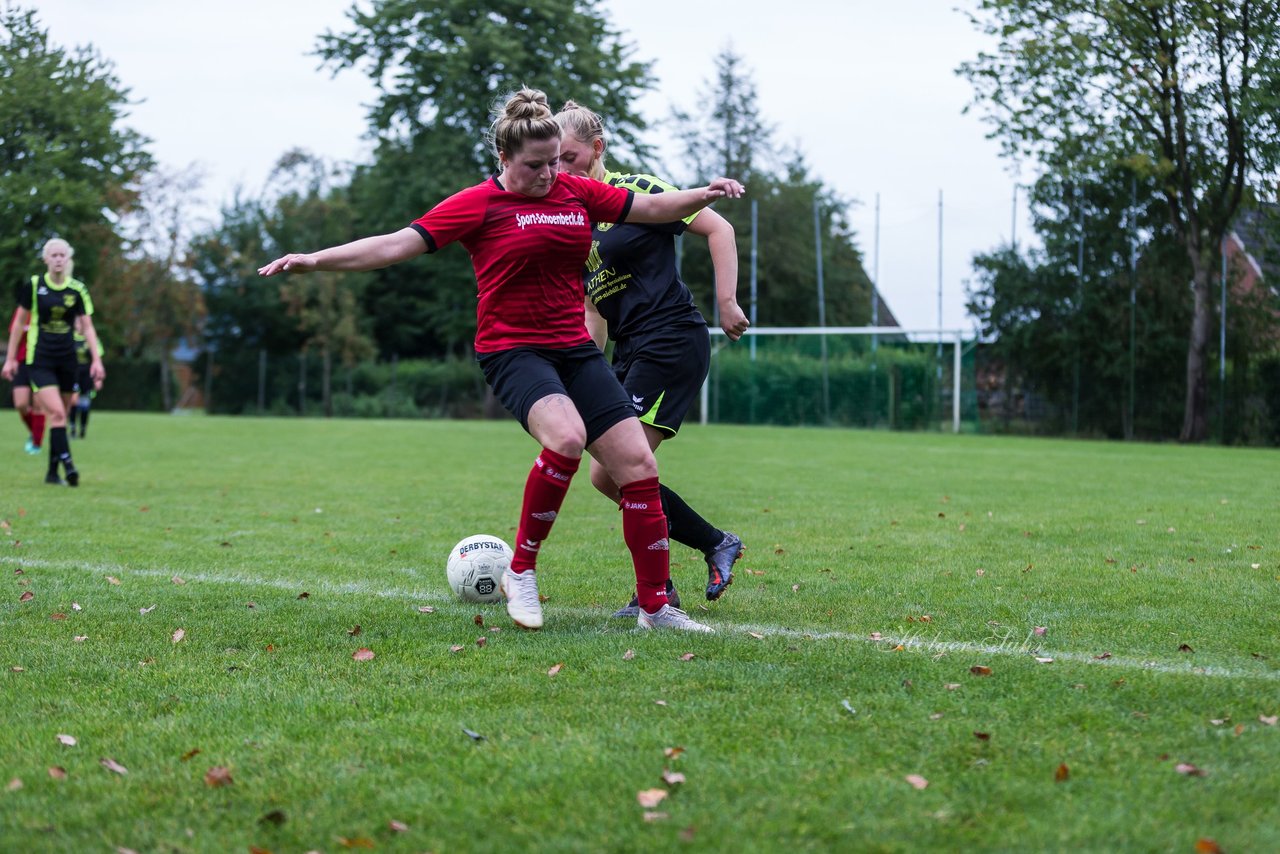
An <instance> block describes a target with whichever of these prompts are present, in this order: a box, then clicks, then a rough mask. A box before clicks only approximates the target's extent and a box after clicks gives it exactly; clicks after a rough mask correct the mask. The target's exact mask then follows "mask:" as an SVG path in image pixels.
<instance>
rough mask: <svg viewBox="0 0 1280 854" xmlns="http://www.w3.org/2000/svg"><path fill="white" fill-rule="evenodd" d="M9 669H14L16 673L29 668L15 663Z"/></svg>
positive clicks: (23, 671)
mask: <svg viewBox="0 0 1280 854" xmlns="http://www.w3.org/2000/svg"><path fill="white" fill-rule="evenodd" d="M9 669H10V670H12V671H13V672H14V673H25V672H26V670H27V668H25V667H23V666H22V665H19V664H15V665H14V666H13V667H10V668H9Z"/></svg>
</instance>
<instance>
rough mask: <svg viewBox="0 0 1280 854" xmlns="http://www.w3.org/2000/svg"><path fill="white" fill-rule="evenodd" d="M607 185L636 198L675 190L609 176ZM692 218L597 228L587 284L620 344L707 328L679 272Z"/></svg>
mask: <svg viewBox="0 0 1280 854" xmlns="http://www.w3.org/2000/svg"><path fill="white" fill-rule="evenodd" d="M604 180H605V182H606V183H609V184H613V185H615V186H619V187H625V188H626V189H628V190H631V191H632V192H635V193H662V192H665V191H668V190H675V189H677V188H676V187H674V186H672V185H671V184H668V183H667V182H665V181H663V180H662V179H661V178H656V177H654V176H653V175H625V174H622V173H619V172H609V173H607V174H606V175H605V178H604ZM694 216H697V214H694V215H693V216H690V217H688V218H686V219H683V220H677V221H676V222H667V223H657V224H640V223H626V222H624V223H609V222H597V223H593V224H592V231H591V254H589V255H588V256H587V265H586V270H585V272H584V274H583V284H584V286H585V289H586V294H587V296H588V297H589V298H590V299H591V302H592V303H593V304H594V305H595V307H596V310H597V311H599V312H600V316H601V317H603V318H604V319H605V320H606V321H607V322H608V325H609V337H610V338H612V339H614V340H615V341H619V340H622V339H625V338H627V337H628V336H631V335H635V334H637V333H641V332H651V331H654V330H658V329H671V328H679V327H687V326H703V327H705V326H706V325H707V321H706V319H705V318H704V317H703V316H702V313H701V312H699V311H698V307H697V305H695V304H694V301H693V294H691V293H690V292H689V288H688V287H687V286H686V285H685V283H684V282H683V281H682V280H681V279H680V275H679V273H678V272H677V271H676V247H675V238H676V236H677V235H680V234H683V233H684V231H685V229H686V228H688V226H689V223H690V222H692V221H693V218H694Z"/></svg>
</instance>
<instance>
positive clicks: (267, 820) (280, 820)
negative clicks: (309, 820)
mask: <svg viewBox="0 0 1280 854" xmlns="http://www.w3.org/2000/svg"><path fill="white" fill-rule="evenodd" d="M288 820H289V817H288V816H286V815H285V814H284V810H272V811H271V812H269V813H267V814H266V815H264V816H263V817H262V818H260V819H258V824H274V825H275V826H276V827H280V826H281V825H283V824H284V823H285V822H286V821H288Z"/></svg>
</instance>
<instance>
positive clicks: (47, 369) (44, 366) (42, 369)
mask: <svg viewBox="0 0 1280 854" xmlns="http://www.w3.org/2000/svg"><path fill="white" fill-rule="evenodd" d="M79 368H80V363H79V362H77V361H76V354H75V353H67V354H66V355H65V356H54V357H53V358H44V359H41V360H40V361H38V362H34V363H32V364H30V365H28V366H27V373H28V374H29V376H30V378H31V388H32V390H33V391H40V390H41V389H44V388H48V387H49V386H57V387H58V391H60V392H62V393H63V394H71V393H72V392H74V391H75V390H76V372H77V370H79Z"/></svg>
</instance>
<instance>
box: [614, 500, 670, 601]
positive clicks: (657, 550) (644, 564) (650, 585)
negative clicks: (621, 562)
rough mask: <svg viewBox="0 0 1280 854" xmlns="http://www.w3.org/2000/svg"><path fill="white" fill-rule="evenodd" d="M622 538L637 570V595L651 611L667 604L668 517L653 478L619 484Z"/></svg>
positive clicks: (668, 571) (668, 574) (668, 566)
mask: <svg viewBox="0 0 1280 854" xmlns="http://www.w3.org/2000/svg"><path fill="white" fill-rule="evenodd" d="M621 492H622V502H621V506H622V538H623V539H624V540H626V543H627V548H628V549H629V550H630V551H631V562H632V563H633V564H634V565H635V570H636V598H637V599H638V600H639V603H640V607H641V608H644V609H645V610H646V611H647V612H649V613H650V614H653V613H656V612H657V611H659V610H661V608H662V606H663V605H665V604H667V579H668V578H670V577H671V564H670V556H671V551H670V546H669V544H668V542H667V517H666V514H665V513H663V512H662V495H661V493H660V492H659V490H658V479H657V478H656V477H649V478H645V479H644V480H637V481H633V482H631V483H628V484H626V485H625V486H623V487H621Z"/></svg>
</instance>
